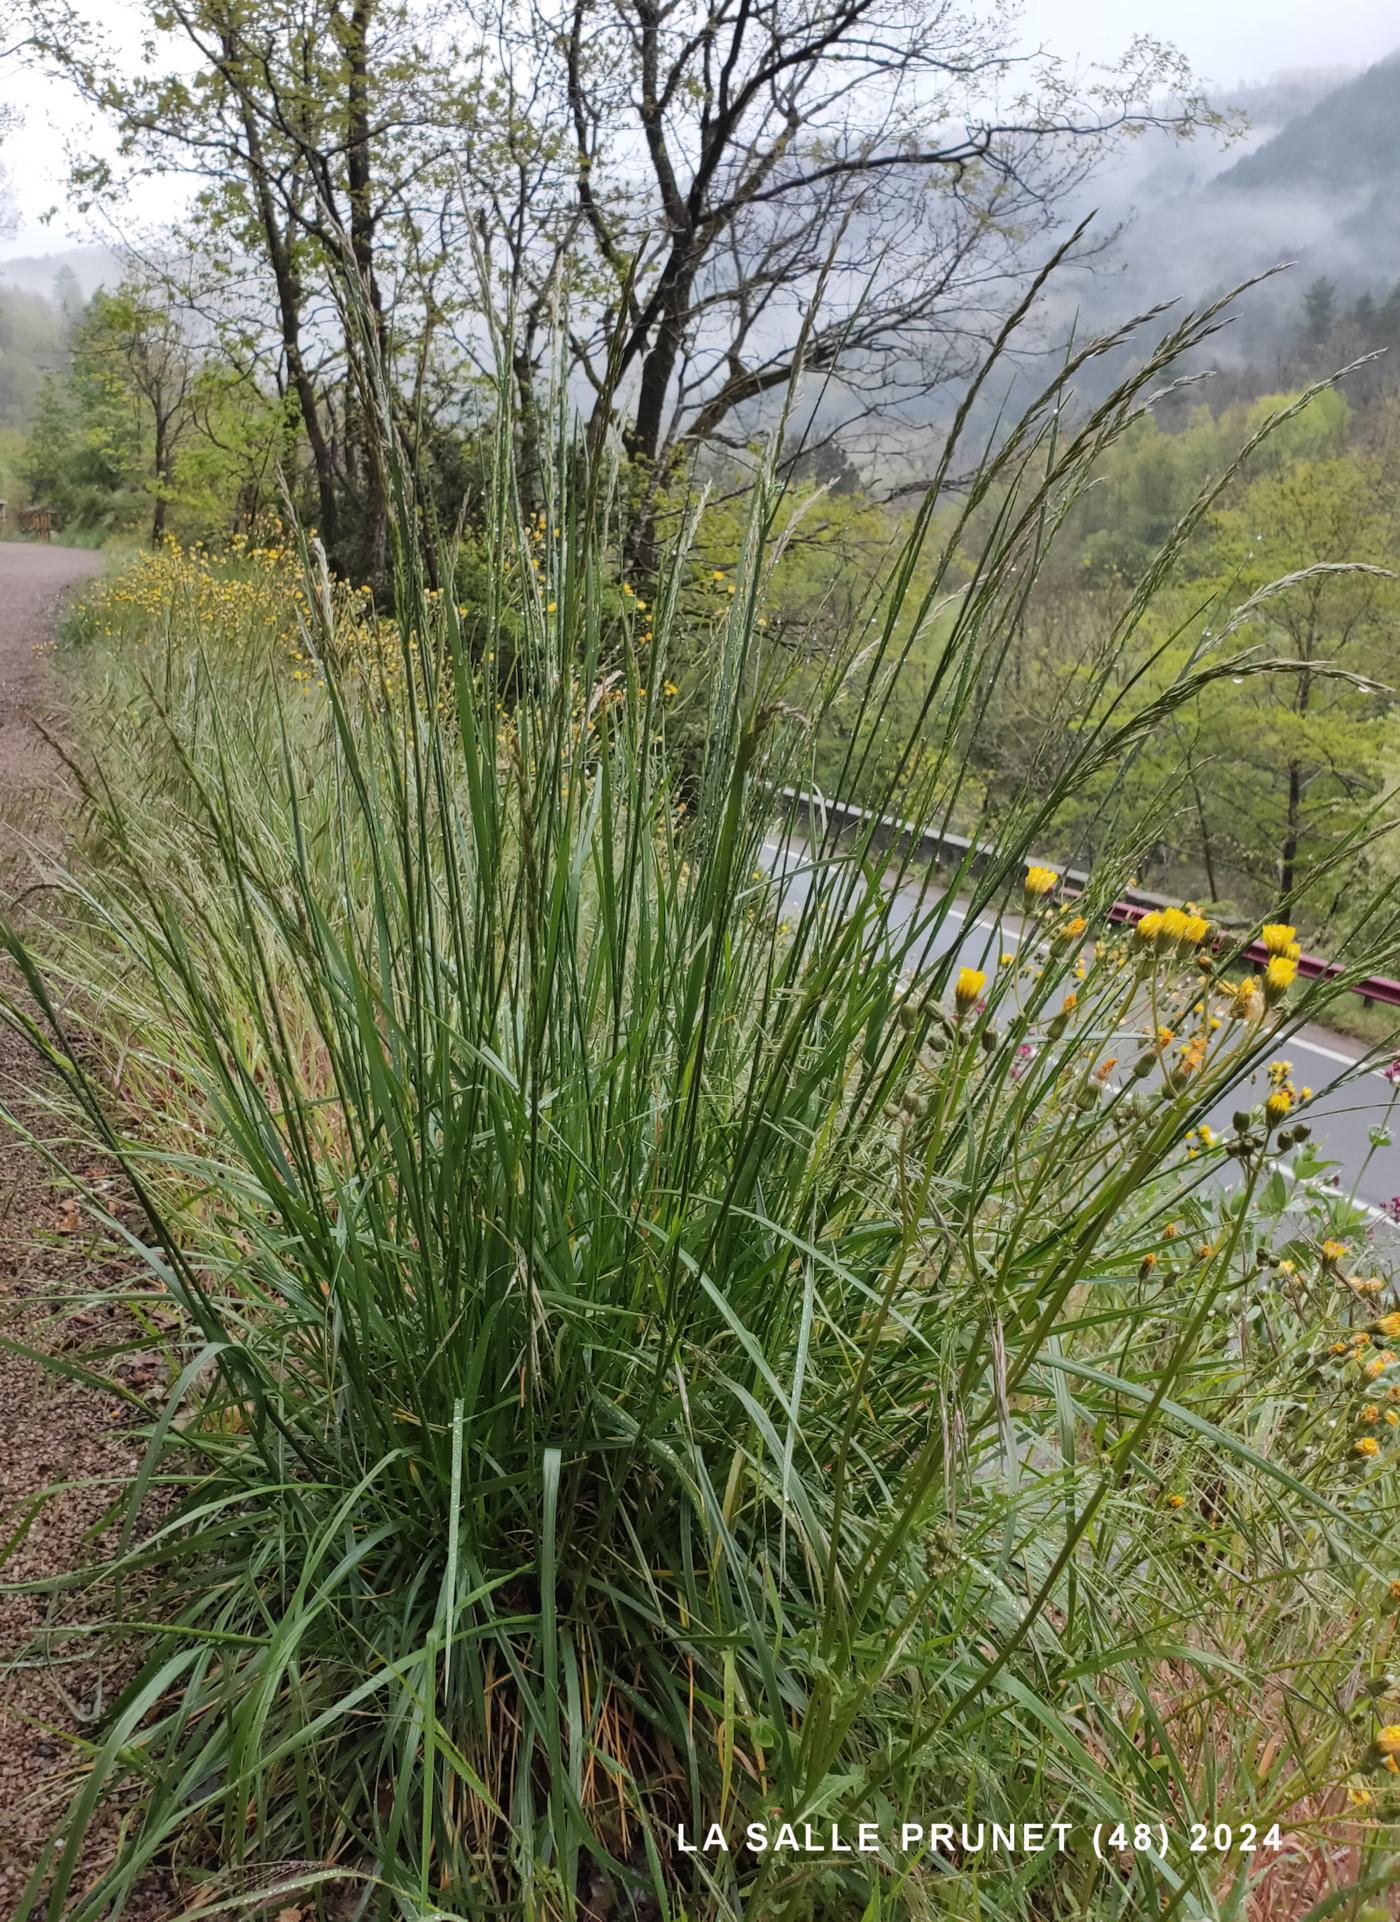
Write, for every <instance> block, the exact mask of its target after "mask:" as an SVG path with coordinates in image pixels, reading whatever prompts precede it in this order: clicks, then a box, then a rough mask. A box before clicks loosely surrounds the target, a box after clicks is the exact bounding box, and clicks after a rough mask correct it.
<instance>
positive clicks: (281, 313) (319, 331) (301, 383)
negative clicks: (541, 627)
mask: <svg viewBox="0 0 1400 1922" xmlns="http://www.w3.org/2000/svg"><path fill="white" fill-rule="evenodd" d="M37 4H38V9H39V12H40V14H41V17H42V20H43V32H42V43H43V45H44V47H45V49H46V51H47V53H48V55H49V57H50V59H51V60H52V61H53V62H54V63H55V64H57V65H58V66H59V67H60V68H61V70H62V71H64V72H65V73H66V74H67V75H68V76H69V77H70V78H71V79H72V80H73V81H74V83H75V84H76V85H77V87H78V88H79V90H80V92H81V93H82V95H83V96H84V97H85V98H86V99H88V100H89V101H91V102H92V103H93V104H95V105H96V106H98V107H100V108H101V109H102V110H103V111H104V112H106V113H107V114H108V115H109V116H110V117H111V119H112V120H113V121H114V123H115V125H116V127H117V129H118V132H119V134H120V138H121V142H122V148H123V152H124V153H125V154H126V155H127V156H129V157H130V158H131V159H132V160H133V161H134V162H137V163H139V164H140V165H142V166H145V167H149V168H154V169H157V170H165V171H170V172H179V173H185V174H191V173H192V174H194V175H195V176H196V177H197V178H198V179H199V180H200V181H201V182H202V183H203V192H202V194H201V198H200V202H199V209H198V220H199V223H200V231H199V251H201V252H203V253H205V254H207V255H208V256H210V258H211V259H212V260H215V261H217V262H218V263H219V265H220V267H221V268H222V282H223V286H222V291H223V292H224V293H225V294H228V293H230V292H231V291H232V290H233V289H235V288H236V286H237V283H238V281H239V280H240V278H242V279H246V277H247V274H248V271H249V267H250V265H253V266H255V268H256V269H257V271H258V275H259V287H258V289H257V296H256V298H255V300H254V301H252V302H251V303H250V302H247V301H245V302H243V316H244V317H243V318H242V320H241V321H238V322H236V323H235V324H234V325H233V326H232V327H226V332H227V333H238V334H240V335H241V338H240V339H239V340H238V341H237V343H236V345H233V344H232V343H231V350H232V351H233V352H234V353H235V354H236V355H237V356H238V357H239V358H241V359H242V360H243V361H244V363H245V364H246V363H249V362H252V361H255V360H258V359H260V358H261V357H262V355H263V352H264V337H265V336H266V334H267V333H268V330H269V328H270V329H271V332H272V337H273V339H274V340H275V342H276V348H277V364H276V374H275V378H276V380H277V383H278V385H279V386H281V387H284V388H285V391H286V392H287V393H288V394H289V395H290V397H291V399H292V401H293V404H294V406H295V410H296V415H297V418H298V421H299V424H300V428H301V431H302V433H303V434H304V436H305V441H306V446H307V449H308V453H309V457H310V462H311V467H312V471H313V474H314V483H315V491H316V500H317V508H316V512H317V524H318V526H319V529H320V532H321V535H322V538H323V539H324V541H325V543H326V546H327V548H328V551H329V552H330V554H331V556H332V559H333V561H334V563H335V564H336V566H337V567H339V568H340V569H341V570H342V571H345V572H348V573H351V574H355V575H357V576H359V577H361V578H369V579H372V580H376V581H379V580H382V578H383V577H384V574H385V571H386V555H385V540H386V511H385V499H384V489H383V481H382V476H381V473H380V467H379V459H378V455H377V453H376V451H375V442H374V436H373V434H372V433H370V432H369V431H368V430H367V411H366V410H367V407H368V406H369V405H370V402H369V399H368V396H367V394H366V391H365V388H364V381H363V375H364V368H363V355H362V353H361V351H360V349H361V346H362V345H363V343H361V342H360V340H359V337H358V333H357V324H356V322H355V320H354V319H353V317H352V315H351V314H350V313H349V312H348V311H347V301H346V298H345V290H346V287H347V284H348V283H349V282H351V281H353V282H354V283H355V286H356V289H357V291H358V292H359V293H360V294H362V295H363V297H364V301H365V303H366V306H367V311H368V312H369V314H370V316H371V328H372V331H373V333H374V335H375V337H376V338H375V341H374V343H373V345H374V346H375V347H377V348H378V349H380V350H382V349H383V348H385V347H386V345H387V342H388V338H389V334H390V332H391V331H393V332H394V334H395V338H396V344H397V345H398V346H399V348H400V349H401V350H407V354H408V357H409V358H410V360H415V359H416V361H417V363H418V364H419V365H420V367H422V366H425V364H426V359H427V356H426V354H425V353H424V352H423V351H422V347H423V342H424V338H425V336H426V335H427V334H430V333H431V332H432V330H433V328H434V326H435V325H436V324H437V323H438V321H439V320H440V317H441V316H440V310H439V308H438V306H437V305H436V304H435V303H434V302H433V300H432V299H431V297H430V296H429V295H424V292H423V289H424V284H425V279H426V278H428V277H430V268H431V256H432V254H433V249H432V248H428V249H427V250H426V252H427V254H428V256H429V262H428V265H427V266H426V267H425V262H424V259H423V255H424V252H425V249H424V247H423V245H422V241H423V234H424V232H425V230H426V220H425V215H427V216H430V215H431V212H432V208H433V204H434V196H436V197H437V202H438V210H439V212H440V208H441V201H442V198H443V196H444V195H446V194H447V193H448V192H449V190H450V187H451V166H452V156H453V151H454V148H455V147H456V146H458V145H460V142H461V138H462V126H463V122H464V120H465V119H466V118H467V117H468V106H467V103H466V101H465V100H464V98H463V96H462V95H461V93H460V92H459V91H458V90H457V89H456V87H455V84H454V82H453V79H452V76H451V64H452V63H451V61H450V60H449V61H447V62H446V63H445V64H444V62H443V61H442V60H441V59H440V58H439V57H438V54H439V51H440V50H439V49H434V48H430V47H428V46H425V45H424V44H423V43H422V42H421V41H420V39H419V38H418V24H419V22H418V17H417V16H416V15H415V14H414V13H413V12H411V10H410V9H409V7H408V6H407V5H405V4H401V3H400V0H345V3H344V4H342V0H309V4H308V5H307V6H306V7H304V8H301V9H297V10H289V9H287V8H286V7H285V6H282V5H280V4H278V3H277V0H174V4H172V5H171V6H169V7H165V6H159V5H156V4H154V0H153V3H152V4H151V5H150V7H149V21H148V24H149V28H150V46H151V57H150V59H149V60H147V61H144V62H143V64H142V65H141V67H139V68H138V69H136V70H135V71H128V70H127V69H125V68H124V67H123V65H122V64H121V62H120V61H119V60H117V59H116V58H114V57H113V56H112V54H111V53H110V51H109V50H108V49H107V48H106V46H105V45H104V43H103V42H102V41H101V39H100V38H99V37H97V36H96V35H94V33H93V32H92V31H91V29H90V27H89V26H88V24H87V23H86V22H85V21H84V20H83V19H82V18H81V17H80V16H78V14H77V13H76V12H75V10H74V8H73V7H72V6H71V5H70V4H69V0H37ZM76 184H77V185H78V187H79V189H80V190H81V191H82V192H83V193H84V194H86V195H88V196H92V195H95V194H98V193H102V194H106V193H107V192H108V191H109V190H110V188H111V184H112V180H111V170H110V169H109V167H108V166H107V165H106V164H105V163H102V162H96V163H91V164H89V165H87V166H85V167H83V168H81V169H80V170H79V172H78V174H77V176H76ZM211 285H212V280H211V277H210V276H209V275H207V274H206V276H205V282H204V289H203V293H202V294H201V295H199V296H197V298H201V299H202V298H204V297H206V296H207V295H208V293H209V290H210V287H211ZM191 294H192V295H193V290H191ZM415 302H416V303H417V309H416V312H415V311H414V309H415ZM227 321H228V314H227V313H225V314H223V315H220V316H219V323H220V324H225V323H227ZM415 337H416V338H415ZM416 418H417V417H416V413H415V410H414V407H413V404H412V398H411V396H410V397H408V398H407V399H406V401H405V406H404V410H403V420H404V424H405V427H406V429H407V430H408V431H409V432H410V433H412V432H413V431H414V429H415V426H416Z"/></svg>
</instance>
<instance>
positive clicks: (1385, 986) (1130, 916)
mask: <svg viewBox="0 0 1400 1922" xmlns="http://www.w3.org/2000/svg"><path fill="white" fill-rule="evenodd" d="M779 792H780V793H781V794H782V796H783V798H784V800H787V801H796V802H797V803H798V804H799V805H800V806H802V807H806V808H808V809H810V811H811V812H812V813H813V814H815V815H816V816H817V817H818V818H820V819H822V820H824V821H827V822H834V823H836V824H837V825H838V826H849V825H852V824H853V823H855V822H857V821H861V822H866V823H869V822H874V824H875V838H876V839H878V840H880V841H882V842H883V841H885V840H886V839H887V840H888V842H889V843H890V844H891V845H898V844H901V843H907V842H910V841H913V842H915V843H917V844H918V845H920V846H921V847H922V849H923V850H924V851H925V852H927V853H928V855H929V856H930V858H931V859H932V861H933V863H934V864H935V865H936V866H938V867H943V866H946V865H947V863H948V861H949V859H950V857H951V858H952V859H955V860H956V861H957V862H958V863H959V864H961V863H962V862H964V861H966V860H967V858H968V856H969V854H970V855H971V856H972V859H971V861H969V862H968V866H969V868H970V869H971V871H972V872H973V873H976V872H977V870H978V869H979V868H980V867H981V866H982V864H983V862H984V861H985V860H986V859H988V858H989V857H990V856H991V855H992V854H993V853H994V852H995V850H994V849H993V848H991V847H990V846H989V845H988V844H987V843H986V842H984V841H974V840H971V839H970V838H969V837H968V836H967V835H965V834H939V833H936V832H933V831H931V830H927V829H921V828H916V827H915V826H914V825H913V823H912V822H910V821H902V820H900V819H899V817H898V816H897V815H893V814H875V813H873V812H872V810H871V809H869V808H863V807H857V806H856V805H855V803H854V802H850V801H828V800H825V799H823V798H822V797H821V796H820V795H816V794H808V793H806V792H804V791H803V790H802V789H800V788H792V787H785V788H781V789H780V790H779ZM1044 865H1045V866H1046V867H1050V868H1055V870H1056V872H1057V873H1058V874H1059V876H1060V881H1061V884H1062V886H1063V887H1064V888H1065V891H1066V892H1067V893H1068V894H1071V895H1075V894H1082V893H1083V891H1084V889H1085V888H1087V887H1088V885H1089V876H1088V873H1087V872H1086V871H1085V870H1084V869H1083V868H1061V867H1059V866H1058V865H1057V863H1055V862H1054V861H1050V860H1047V861H1045V863H1044ZM1172 905H1173V904H1172V901H1171V897H1170V896H1168V895H1164V894H1149V893H1147V892H1146V891H1145V890H1139V889H1136V888H1134V889H1132V890H1130V891H1129V892H1127V893H1125V894H1124V895H1123V896H1122V897H1121V898H1120V899H1119V900H1117V901H1115V902H1114V903H1113V905H1112V906H1111V907H1110V908H1109V910H1108V918H1109V920H1110V921H1117V922H1120V923H1121V922H1128V923H1132V922H1135V921H1139V920H1141V919H1142V917H1143V915H1144V914H1147V913H1150V912H1151V911H1152V910H1153V909H1154V908H1165V907H1170V906H1172ZM1240 956H1241V959H1242V960H1244V961H1247V962H1249V964H1250V965H1251V966H1252V967H1260V968H1262V967H1264V966H1265V965H1266V964H1267V962H1268V959H1269V953H1268V950H1267V949H1266V948H1265V946H1264V943H1263V942H1262V941H1251V942H1250V943H1249V944H1248V946H1247V947H1244V948H1242V949H1241V950H1240ZM1298 972H1299V974H1301V975H1302V977H1303V979H1304V980H1305V981H1318V980H1323V979H1326V980H1335V979H1336V977H1337V976H1338V975H1342V974H1345V973H1346V969H1345V967H1344V966H1343V964H1342V963H1341V962H1340V961H1326V960H1324V959H1323V958H1322V956H1321V955H1316V954H1303V955H1300V956H1299V957H1298ZM1347 986H1348V988H1349V989H1350V991H1351V992H1352V993H1353V994H1359V995H1360V996H1361V998H1362V1000H1363V1001H1365V1002H1367V1003H1370V1002H1380V1003H1381V1004H1382V1005H1384V1006H1386V1007H1391V1008H1400V981H1397V980H1394V979H1392V978H1391V976H1389V975H1386V974H1373V975H1368V976H1367V978H1366V979H1365V980H1364V981H1349V982H1348V983H1347Z"/></svg>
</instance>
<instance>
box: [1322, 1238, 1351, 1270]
mask: <svg viewBox="0 0 1400 1922" xmlns="http://www.w3.org/2000/svg"><path fill="white" fill-rule="evenodd" d="M1346 1251H1347V1245H1346V1243H1345V1242H1344V1241H1324V1242H1323V1244H1322V1259H1323V1261H1324V1262H1326V1264H1327V1266H1328V1267H1329V1268H1335V1267H1336V1265H1337V1263H1338V1262H1339V1261H1340V1260H1341V1258H1342V1256H1343V1255H1344V1254H1345V1253H1346Z"/></svg>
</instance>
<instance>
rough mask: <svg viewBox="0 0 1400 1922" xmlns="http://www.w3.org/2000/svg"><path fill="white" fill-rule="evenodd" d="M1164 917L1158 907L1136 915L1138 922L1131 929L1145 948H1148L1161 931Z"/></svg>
mask: <svg viewBox="0 0 1400 1922" xmlns="http://www.w3.org/2000/svg"><path fill="white" fill-rule="evenodd" d="M1164 919H1165V917H1164V916H1163V915H1162V913H1161V911H1160V909H1158V908H1152V909H1150V910H1149V911H1148V912H1147V913H1146V914H1143V915H1140V916H1139V917H1138V924H1137V926H1136V927H1135V928H1134V929H1133V933H1134V935H1135V936H1136V937H1137V939H1138V940H1139V941H1141V943H1142V945H1143V946H1144V947H1145V948H1150V947H1151V946H1152V944H1153V943H1154V942H1155V941H1156V939H1157V936H1158V935H1159V934H1160V933H1161V932H1162V927H1163V922H1164Z"/></svg>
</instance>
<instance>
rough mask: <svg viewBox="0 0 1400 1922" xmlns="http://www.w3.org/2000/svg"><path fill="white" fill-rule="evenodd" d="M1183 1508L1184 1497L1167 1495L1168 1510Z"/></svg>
mask: <svg viewBox="0 0 1400 1922" xmlns="http://www.w3.org/2000/svg"><path fill="white" fill-rule="evenodd" d="M1185 1506H1186V1497H1185V1496H1184V1495H1176V1494H1172V1495H1168V1497H1167V1507H1168V1508H1185Z"/></svg>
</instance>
